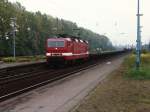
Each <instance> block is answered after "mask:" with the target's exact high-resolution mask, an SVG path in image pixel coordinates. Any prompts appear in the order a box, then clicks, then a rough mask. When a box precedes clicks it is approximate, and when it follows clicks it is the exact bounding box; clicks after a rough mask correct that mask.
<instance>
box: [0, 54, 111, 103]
mask: <svg viewBox="0 0 150 112" xmlns="http://www.w3.org/2000/svg"><path fill="white" fill-rule="evenodd" d="M113 57H114V56H113ZM113 57H112V56H111V58H113ZM108 58H110V55H105V56H102V57H101V58H100V59H95V57H94V60H93V59H92V58H91V59H90V60H89V61H88V62H86V63H83V64H79V65H76V66H72V67H67V68H60V69H48V68H47V67H45V69H38V70H37V71H36V70H35V71H34V70H33V71H30V72H29V71H28V72H26V73H22V72H21V73H20V72H18V73H19V74H16V75H10V76H7V77H6V76H5V77H2V78H0V90H1V92H0V102H1V101H4V100H6V99H9V98H11V97H14V96H17V95H19V94H22V93H24V92H26V91H29V90H32V89H34V88H37V87H40V86H42V85H45V84H48V83H50V82H53V81H56V80H59V79H62V78H64V77H67V76H69V75H72V74H74V73H77V72H80V71H82V70H85V69H88V68H90V67H93V66H96V65H97V64H99V63H100V62H102V61H106V60H107V59H108Z"/></svg>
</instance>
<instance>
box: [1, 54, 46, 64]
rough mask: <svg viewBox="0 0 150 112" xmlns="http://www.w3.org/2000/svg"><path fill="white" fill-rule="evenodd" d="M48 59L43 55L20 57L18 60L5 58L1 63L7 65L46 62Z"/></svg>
mask: <svg viewBox="0 0 150 112" xmlns="http://www.w3.org/2000/svg"><path fill="white" fill-rule="evenodd" d="M45 59H46V57H45V56H43V55H39V56H18V57H16V59H14V58H13V57H3V58H1V61H3V62H5V63H13V62H34V61H39V60H45Z"/></svg>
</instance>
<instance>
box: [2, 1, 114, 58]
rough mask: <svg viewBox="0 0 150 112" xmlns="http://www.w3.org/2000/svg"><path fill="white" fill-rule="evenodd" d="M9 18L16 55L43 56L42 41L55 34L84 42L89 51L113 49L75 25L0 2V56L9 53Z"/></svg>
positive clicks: (104, 37)
mask: <svg viewBox="0 0 150 112" xmlns="http://www.w3.org/2000/svg"><path fill="white" fill-rule="evenodd" d="M11 18H16V28H17V29H16V32H15V36H16V38H15V39H16V54H17V55H40V54H44V53H45V47H46V46H45V41H46V39H47V38H49V37H53V36H54V35H57V34H69V35H73V36H79V37H80V38H81V39H83V40H88V41H89V44H90V50H91V51H96V50H103V51H105V50H112V49H114V47H113V46H112V43H111V42H110V40H109V39H108V37H106V36H104V35H100V34H97V33H94V32H92V31H91V30H88V29H85V28H83V27H79V26H78V25H77V24H76V23H74V22H71V21H67V20H64V19H59V18H54V17H52V16H50V15H47V14H42V13H41V12H40V11H38V12H35V13H34V12H29V11H27V10H26V9H25V7H23V6H22V5H21V4H20V3H19V2H16V3H11V2H9V1H8V0H1V1H0V56H11V55H12V54H13V36H12V27H11V25H10V23H11Z"/></svg>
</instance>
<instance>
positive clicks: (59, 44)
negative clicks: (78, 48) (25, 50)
mask: <svg viewBox="0 0 150 112" xmlns="http://www.w3.org/2000/svg"><path fill="white" fill-rule="evenodd" d="M64 46H65V43H64V41H48V47H64Z"/></svg>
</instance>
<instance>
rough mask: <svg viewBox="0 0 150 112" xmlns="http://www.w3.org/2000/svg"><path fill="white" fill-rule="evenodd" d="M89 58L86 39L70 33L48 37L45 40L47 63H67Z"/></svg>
mask: <svg viewBox="0 0 150 112" xmlns="http://www.w3.org/2000/svg"><path fill="white" fill-rule="evenodd" d="M88 58H89V44H88V41H84V40H81V39H79V38H77V37H74V36H70V35H60V36H59V37H56V38H48V39H47V41H46V59H47V63H48V64H51V63H52V64H56V63H57V62H58V63H60V62H63V63H69V62H74V61H77V60H87V59H88Z"/></svg>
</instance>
